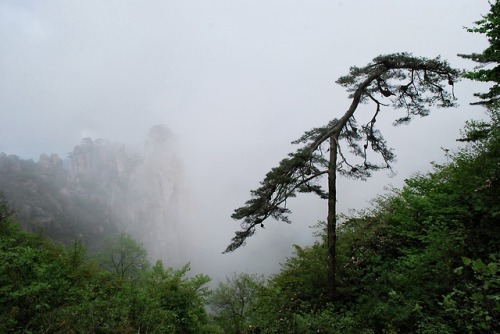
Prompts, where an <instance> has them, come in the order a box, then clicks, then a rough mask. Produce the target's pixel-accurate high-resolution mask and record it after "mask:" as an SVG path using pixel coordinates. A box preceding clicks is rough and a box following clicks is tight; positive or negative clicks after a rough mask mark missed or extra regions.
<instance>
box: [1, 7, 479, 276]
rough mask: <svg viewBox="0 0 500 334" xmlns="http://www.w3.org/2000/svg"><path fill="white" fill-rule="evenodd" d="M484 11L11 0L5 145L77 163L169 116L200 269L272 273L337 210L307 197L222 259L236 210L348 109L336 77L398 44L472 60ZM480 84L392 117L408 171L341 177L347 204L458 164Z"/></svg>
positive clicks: (5, 16)
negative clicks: (309, 135) (80, 148)
mask: <svg viewBox="0 0 500 334" xmlns="http://www.w3.org/2000/svg"><path fill="white" fill-rule="evenodd" d="M488 10H489V5H488V3H487V1H485V0H484V1H480V0H473V1H471V0H439V1H436V0H418V1H417V0H405V1H402V0H350V1H348V0H344V1H335V0H328V1H326V0H325V1H323V0H308V1H305V0H304V1H298V0H279V1H278V0H196V1H195V0H193V1H191V0H176V1H168V0H161V1H160V0H158V1H154V0H142V1H139V0H134V1H133V0H95V1H94V0H88V1H69V0H64V1H63V0H59V1H50V0H49V1H43V0H33V1H29V0H0V117H1V118H0V152H5V153H7V154H17V155H19V156H20V157H22V158H33V159H35V160H36V159H38V157H39V155H40V153H42V152H46V153H58V154H60V155H61V156H62V157H65V156H66V154H67V153H68V152H69V151H71V150H72V148H73V146H75V145H77V144H79V143H80V140H81V139H82V138H84V137H92V138H106V139H110V140H113V141H121V142H125V143H131V144H137V143H141V142H143V141H144V140H145V138H146V135H147V132H148V130H149V128H150V127H151V126H153V125H155V124H160V123H162V124H166V125H168V127H170V129H171V130H172V131H173V133H174V134H175V137H176V145H177V147H178V149H179V154H180V157H181V159H182V161H183V162H184V165H185V175H186V182H187V184H188V185H189V188H190V193H191V198H190V201H192V204H191V205H192V210H191V212H192V215H193V217H191V219H192V221H195V222H196V223H195V224H194V225H192V226H193V230H195V231H194V232H193V235H194V236H195V237H194V238H193V239H195V240H194V241H195V242H196V243H197V244H198V245H203V246H199V247H198V248H193V249H197V251H196V252H200V253H203V255H204V256H208V257H209V258H210V259H212V260H213V262H210V265H207V263H208V262H207V261H205V260H203V261H202V260H192V262H193V266H196V265H197V266H198V268H197V270H198V271H204V272H208V273H209V274H212V275H213V273H215V272H223V271H225V272H232V271H248V272H262V273H269V272H272V271H273V270H275V269H276V266H277V264H278V263H279V262H280V261H283V259H284V257H285V256H287V255H289V253H290V251H291V249H292V248H291V244H293V243H298V244H301V245H306V244H308V243H310V242H311V240H312V238H311V233H312V231H311V230H310V229H309V228H308V226H309V225H313V224H315V223H316V221H317V220H320V219H323V220H324V219H325V217H326V203H325V202H322V201H316V200H313V199H311V198H309V197H305V198H299V199H297V200H295V201H294V203H293V206H292V207H291V209H292V211H294V212H295V214H294V215H293V216H292V220H293V221H294V223H293V224H292V225H286V224H271V223H268V224H267V225H268V227H267V228H266V230H263V231H261V230H259V231H258V233H257V234H256V235H255V236H254V237H252V238H251V239H250V240H249V241H248V245H247V246H246V247H245V248H242V249H240V250H238V251H237V252H236V253H234V254H229V255H220V252H221V251H222V250H223V249H224V248H225V246H226V245H227V244H228V242H229V239H230V238H231V237H232V235H233V232H234V230H236V229H237V228H238V223H237V222H234V221H232V220H231V218H230V215H231V213H232V211H233V210H234V209H235V208H237V207H239V206H241V205H243V203H244V202H245V201H246V200H247V199H248V196H249V191H250V190H251V189H254V188H256V187H257V186H258V182H259V181H260V180H261V179H262V178H263V176H264V175H265V173H266V172H267V171H268V170H269V169H270V168H271V167H273V166H274V165H276V163H277V162H279V160H281V159H282V158H283V157H285V155H286V154H287V153H288V152H291V151H293V150H294V149H295V147H293V146H292V145H291V144H290V142H291V141H292V140H294V139H297V138H298V137H300V136H301V135H302V133H303V132H304V131H305V130H308V129H310V128H312V127H317V126H322V125H324V124H326V123H327V122H328V121H329V120H331V119H332V118H335V117H339V116H341V115H342V114H343V113H344V111H345V110H346V109H347V107H348V105H349V100H348V99H347V94H346V93H345V91H344V90H343V89H342V88H341V87H340V86H338V85H336V84H335V80H336V79H337V78H338V77H340V76H342V75H345V74H347V73H348V70H349V67H350V66H353V65H357V66H363V65H365V64H366V63H368V62H369V61H370V60H371V59H372V58H374V57H375V56H377V55H379V54H387V53H392V52H401V51H406V52H411V53H413V54H414V55H416V56H425V57H435V56H439V55H441V56H442V57H443V58H444V59H447V60H448V61H449V62H450V63H451V65H453V66H455V67H458V68H469V69H470V68H472V67H473V65H474V64H471V63H470V62H468V61H465V60H462V59H460V58H458V57H457V56H456V54H457V53H471V52H477V51H481V50H483V49H484V47H485V46H486V45H487V42H486V40H485V39H484V37H483V36H481V35H477V34H471V33H467V32H466V31H465V30H464V28H463V27H464V26H471V25H472V24H473V22H474V21H476V20H478V19H480V15H481V14H485V13H487V11H488ZM481 89H482V87H481V86H479V85H477V84H475V83H470V82H461V83H460V84H458V85H457V86H456V90H455V94H456V96H457V97H458V99H459V100H458V102H459V104H460V105H461V107H460V108H458V109H454V110H446V109H436V110H432V113H431V116H429V117H428V118H425V119H417V120H415V122H414V123H412V124H410V125H409V126H403V127H398V128H393V127H392V126H391V125H390V121H389V122H387V123H386V124H380V126H381V128H382V130H383V131H385V135H386V139H387V140H388V142H389V144H390V145H391V146H393V147H394V148H395V153H396V154H397V155H398V163H397V164H396V165H395V169H396V170H397V171H398V175H397V176H396V177H394V178H392V179H390V178H388V177H387V173H385V172H379V173H378V174H377V175H376V177H374V178H372V179H370V180H368V181H367V182H360V181H352V180H348V181H345V180H341V181H340V184H339V185H340V189H339V207H340V209H341V210H342V211H344V212H346V211H347V210H348V209H349V208H358V209H359V208H363V207H365V206H367V203H368V201H369V200H370V198H372V197H373V196H374V195H375V194H377V193H380V192H382V191H383V187H384V185H386V184H393V185H395V186H400V185H401V184H402V182H403V180H404V178H406V177H408V176H409V175H411V174H412V173H414V172H418V171H426V170H428V169H429V168H430V164H429V163H430V161H437V162H444V161H446V157H445V155H444V152H443V151H442V150H441V148H440V147H445V148H450V149H452V148H454V147H456V142H455V139H456V138H457V137H458V136H459V130H460V128H461V127H462V126H463V123H464V121H465V120H466V119H469V118H478V117H481V116H483V111H482V110H481V108H479V107H471V106H469V105H468V104H469V102H470V101H472V99H473V98H472V94H473V92H476V91H478V90H481ZM378 124H379V123H378ZM272 225H277V226H272ZM196 252H195V253H196ZM201 258H202V257H200V259H201ZM203 259H206V258H205V257H203ZM203 265H205V267H203ZM208 267H209V268H208ZM207 268H208V269H207Z"/></svg>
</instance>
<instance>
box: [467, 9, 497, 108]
mask: <svg viewBox="0 0 500 334" xmlns="http://www.w3.org/2000/svg"><path fill="white" fill-rule="evenodd" d="M474 23H475V24H476V26H475V27H473V28H468V29H467V30H468V31H469V32H473V33H479V34H483V35H485V36H486V37H487V38H488V42H489V46H488V47H487V48H486V49H485V50H484V51H483V52H482V53H479V54H478V53H473V54H470V55H459V56H461V57H463V58H468V59H471V60H473V61H475V62H478V63H479V64H480V65H479V66H478V68H476V69H475V70H473V71H470V72H467V73H466V74H465V75H464V76H465V77H466V78H469V79H471V80H476V81H482V82H492V83H493V86H492V87H490V88H489V90H488V92H487V93H477V94H475V96H477V97H479V99H480V100H481V101H480V102H478V103H477V104H482V105H485V106H487V107H489V108H494V109H495V108H498V106H499V101H500V100H499V97H500V86H499V83H500V53H499V50H500V2H499V1H498V0H495V1H493V2H491V3H490V11H489V13H487V14H486V15H483V18H482V19H481V20H479V21H476V22H474ZM489 65H491V66H489ZM487 66H489V68H485V67H487Z"/></svg>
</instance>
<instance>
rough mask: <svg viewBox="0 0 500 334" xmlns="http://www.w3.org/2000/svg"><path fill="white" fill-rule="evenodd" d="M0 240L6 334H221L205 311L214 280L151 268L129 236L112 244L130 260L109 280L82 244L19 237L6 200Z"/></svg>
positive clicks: (0, 320)
mask: <svg viewBox="0 0 500 334" xmlns="http://www.w3.org/2000/svg"><path fill="white" fill-rule="evenodd" d="M0 232H1V233H0V332H2V333H215V332H216V331H217V327H214V326H213V325H211V324H210V323H209V319H208V317H207V314H206V312H205V308H204V307H205V305H206V300H207V296H208V293H209V291H208V289H207V288H206V287H205V286H204V285H205V284H206V283H207V282H208V281H209V278H208V277H207V276H205V275H196V276H194V277H190V278H188V277H186V276H187V273H188V271H189V265H186V266H184V267H183V268H181V269H179V270H174V269H172V268H168V269H165V268H164V267H163V265H162V264H161V263H157V264H156V265H155V266H153V267H152V268H149V267H147V266H145V262H144V261H145V253H144V252H143V250H142V248H141V247H140V246H138V245H137V244H136V243H135V241H133V240H132V239H130V238H129V237H128V236H127V235H121V236H118V237H116V238H114V239H112V240H111V241H112V242H111V244H113V243H114V242H118V243H117V244H118V245H121V246H125V247H122V248H118V249H119V250H124V251H125V256H124V257H123V259H122V260H123V261H124V262H123V266H117V267H116V268H118V269H116V268H115V267H113V270H111V272H107V271H104V270H103V269H101V267H100V266H99V264H98V262H97V261H96V260H95V257H89V256H88V255H87V252H86V249H85V247H83V245H82V243H81V242H80V241H75V242H73V243H72V244H71V245H69V246H66V247H65V246H62V245H60V244H55V243H53V242H50V241H48V240H46V239H44V238H43V237H41V236H39V235H35V234H32V233H27V232H23V231H21V230H20V228H19V226H18V225H17V223H16V222H15V220H14V219H13V217H12V215H11V212H10V210H9V209H8V206H7V205H6V203H5V201H3V200H0ZM108 246H109V244H108ZM110 249H112V250H114V251H116V248H113V247H111V248H108V250H110ZM120 259H121V258H120ZM131 259H133V261H129V260H131ZM115 263H118V262H116V261H115ZM122 269H123V270H122ZM130 277H133V278H134V279H130Z"/></svg>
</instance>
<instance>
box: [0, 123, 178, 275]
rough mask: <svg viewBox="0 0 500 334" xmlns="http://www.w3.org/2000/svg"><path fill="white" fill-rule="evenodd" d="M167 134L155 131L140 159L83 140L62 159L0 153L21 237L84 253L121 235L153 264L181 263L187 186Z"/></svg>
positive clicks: (117, 147) (2, 178)
mask: <svg viewBox="0 0 500 334" xmlns="http://www.w3.org/2000/svg"><path fill="white" fill-rule="evenodd" d="M174 146H175V145H174V143H173V138H172V134H171V132H170V130H169V129H168V128H167V127H166V126H165V125H156V126H153V127H152V128H151V129H150V131H149V134H148V136H147V140H146V142H145V145H144V149H143V152H140V153H135V152H131V151H129V150H128V149H127V147H126V146H125V145H124V144H121V143H115V142H111V141H108V140H104V139H96V140H93V139H91V138H85V139H83V140H82V142H81V143H80V144H79V145H76V146H75V147H74V149H73V151H72V152H70V153H69V154H68V157H67V158H65V159H64V160H63V159H62V158H61V157H60V156H59V155H57V154H51V155H48V154H45V153H43V154H41V155H40V158H39V160H38V161H37V162H35V161H33V160H31V159H30V160H24V159H20V158H19V157H18V156H16V155H7V154H5V153H0V191H2V192H3V193H4V195H5V197H6V199H7V200H8V201H9V203H10V205H11V207H12V208H13V209H14V210H15V212H16V216H17V218H18V220H19V222H20V223H21V225H22V226H23V228H24V229H25V230H28V231H35V232H41V233H42V234H44V235H46V236H47V237H49V238H50V239H53V240H56V241H60V242H63V243H66V244H67V243H70V242H72V241H73V240H75V239H81V240H83V242H84V243H85V244H86V245H87V247H88V248H89V250H91V251H93V250H95V249H97V248H98V247H99V245H100V242H101V241H102V239H103V238H105V237H106V236H109V235H113V234H116V233H119V232H122V231H123V232H127V233H129V234H131V235H132V236H133V237H134V238H135V239H136V240H137V241H138V242H139V243H142V244H143V245H144V247H145V248H146V250H147V251H148V254H149V255H150V258H151V259H152V260H156V259H162V260H164V261H166V262H168V264H169V265H173V264H178V261H179V254H180V251H181V250H180V245H181V242H180V241H179V240H180V238H181V236H180V235H179V234H180V232H179V217H180V215H181V213H182V212H181V211H182V210H183V209H182V206H183V202H184V201H183V196H184V194H185V190H186V189H185V186H184V182H183V168H182V166H181V163H180V161H179V159H178V158H177V156H176V154H175V147H174Z"/></svg>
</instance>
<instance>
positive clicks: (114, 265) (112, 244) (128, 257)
mask: <svg viewBox="0 0 500 334" xmlns="http://www.w3.org/2000/svg"><path fill="white" fill-rule="evenodd" d="M103 244H104V246H103V248H104V249H103V250H102V251H101V252H100V253H99V255H98V258H99V260H100V263H101V265H102V267H103V268H104V269H106V270H107V271H108V272H110V273H114V274H116V275H118V276H119V277H122V278H126V277H129V278H137V276H138V275H139V274H140V273H141V272H143V271H144V270H145V269H146V268H147V267H148V266H149V262H148V260H147V253H146V250H145V249H144V247H142V246H141V245H139V244H138V243H137V242H136V241H135V240H134V239H133V238H132V237H131V236H130V235H129V234H127V233H123V232H122V233H120V234H119V235H117V236H113V237H108V238H106V239H105V240H104V242H103Z"/></svg>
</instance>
